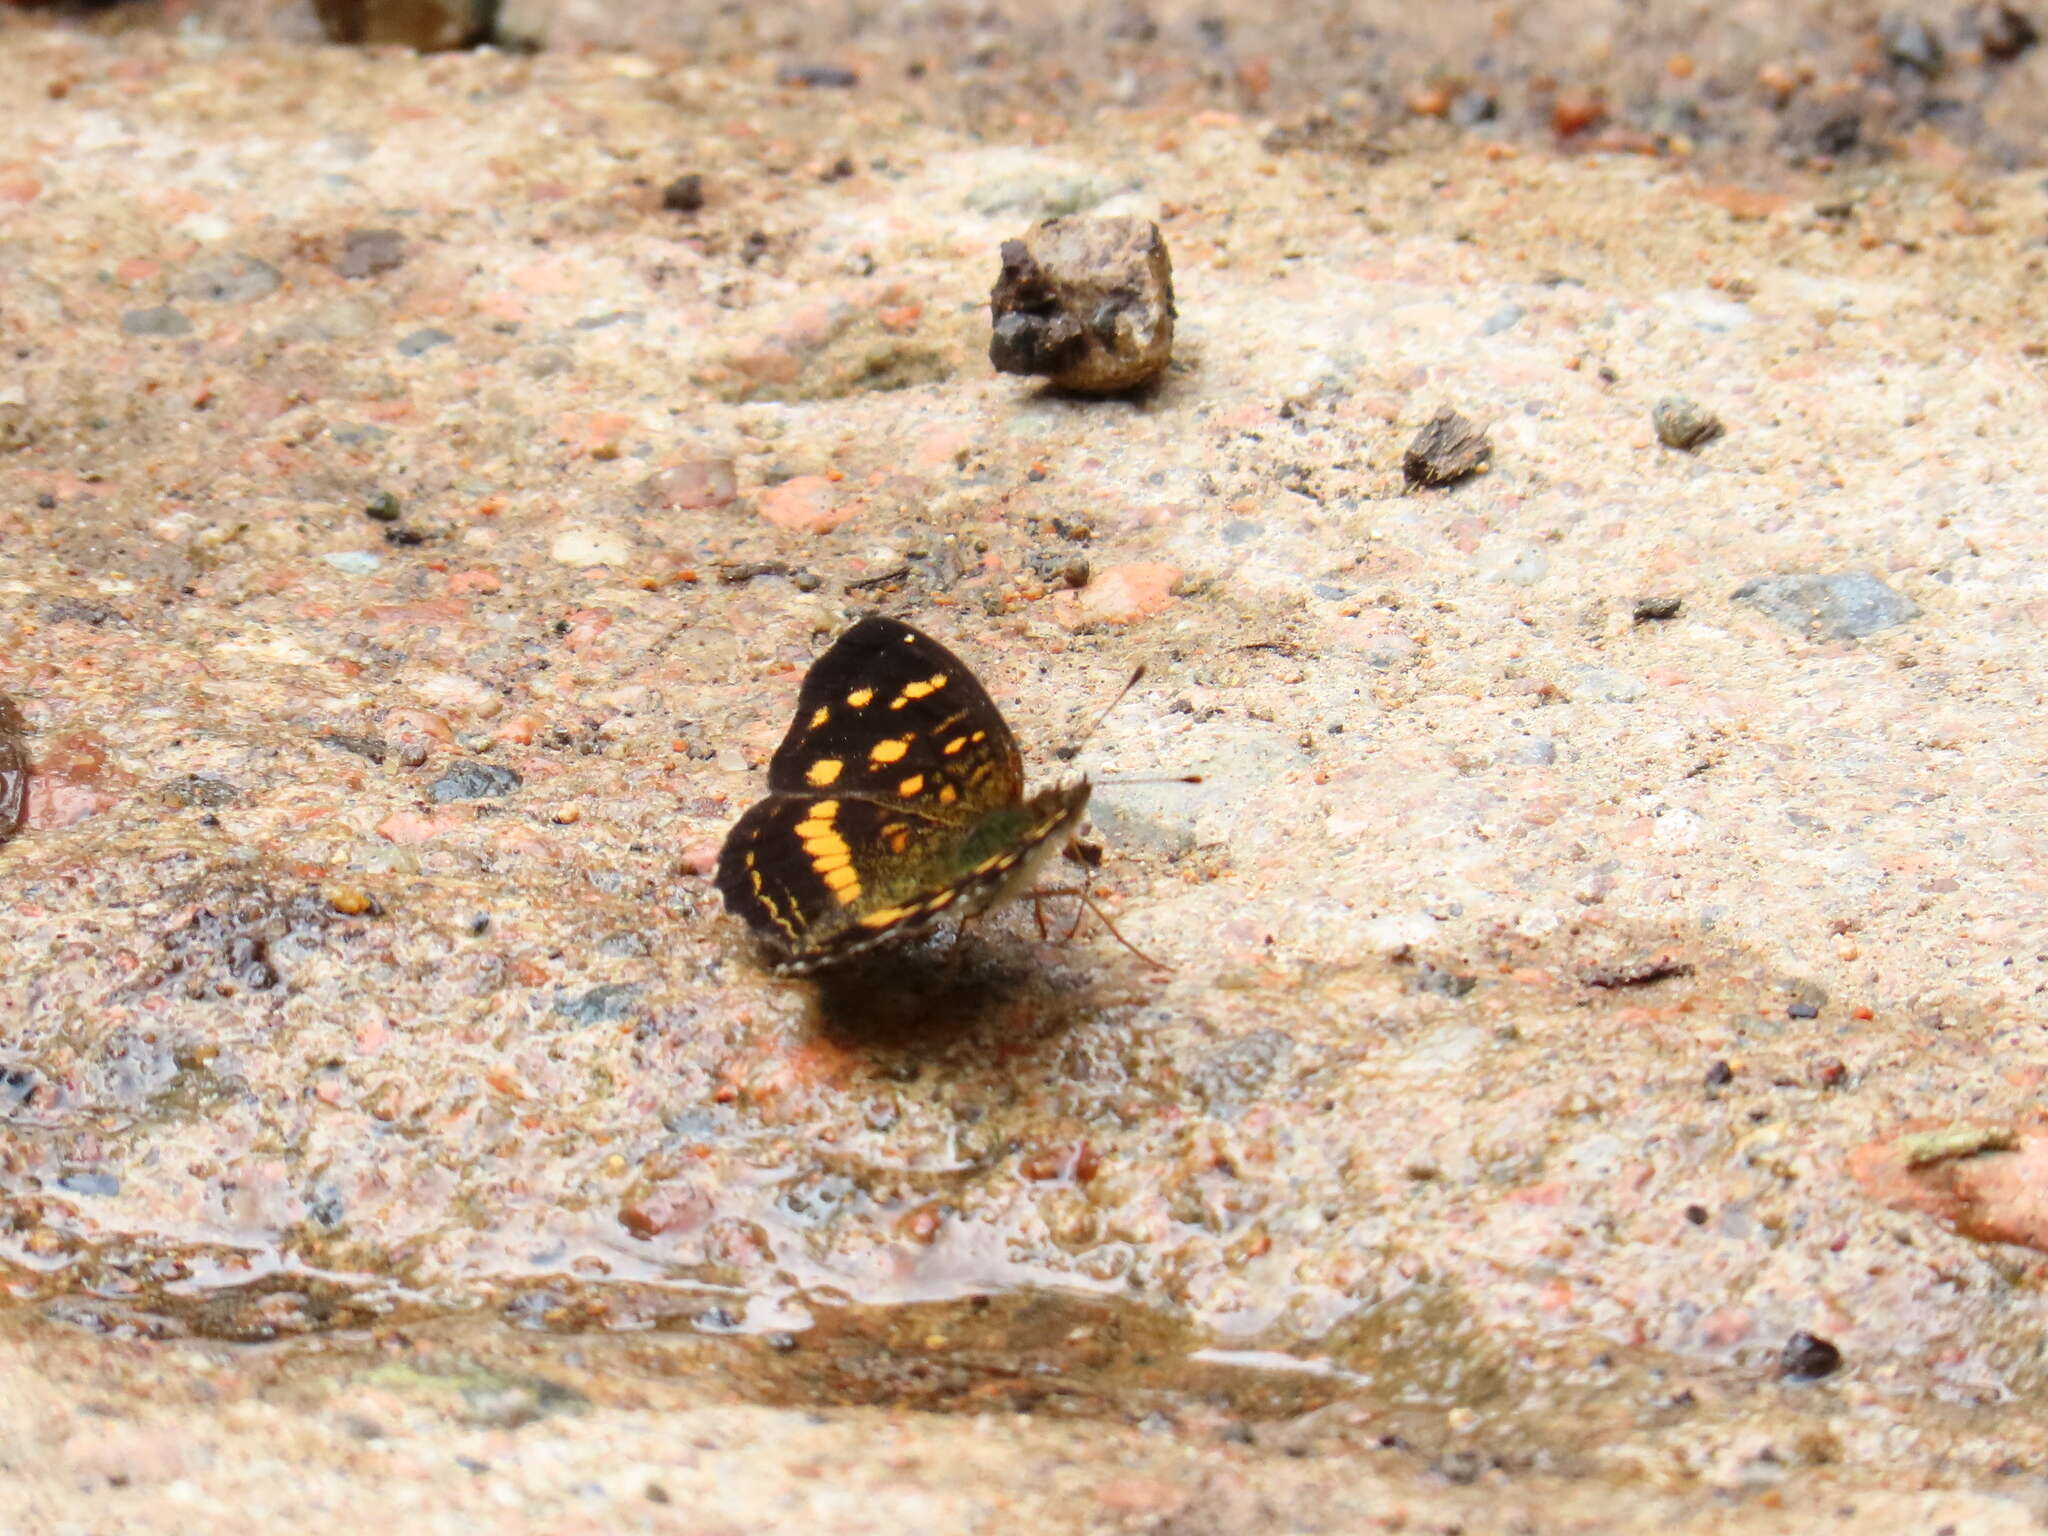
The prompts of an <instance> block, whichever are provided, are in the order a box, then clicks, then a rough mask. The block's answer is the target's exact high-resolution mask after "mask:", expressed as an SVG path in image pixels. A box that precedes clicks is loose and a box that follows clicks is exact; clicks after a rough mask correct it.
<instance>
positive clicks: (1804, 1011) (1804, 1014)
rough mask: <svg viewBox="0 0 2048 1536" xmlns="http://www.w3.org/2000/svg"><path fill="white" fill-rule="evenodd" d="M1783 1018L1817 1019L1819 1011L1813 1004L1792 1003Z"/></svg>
mask: <svg viewBox="0 0 2048 1536" xmlns="http://www.w3.org/2000/svg"><path fill="white" fill-rule="evenodd" d="M1785 1017H1786V1018H1788V1019H1817V1018H1819V1017H1820V1009H1819V1007H1818V1006H1816V1005H1815V1004H1813V1003H1794V1004H1792V1006H1791V1007H1789V1008H1787V1009H1786V1010H1785Z"/></svg>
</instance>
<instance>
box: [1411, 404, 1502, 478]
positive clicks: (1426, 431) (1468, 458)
mask: <svg viewBox="0 0 2048 1536" xmlns="http://www.w3.org/2000/svg"><path fill="white" fill-rule="evenodd" d="M1492 453H1493V444H1492V443H1491V442H1490V441H1488V439H1487V436H1486V433H1485V432H1484V431H1482V430H1481V429H1480V428H1479V427H1477V426H1475V425H1473V423H1472V422H1471V421H1469V420H1467V419H1466V418H1465V417H1463V416H1460V415H1459V414H1458V413H1457V412H1456V411H1454V410H1452V409H1451V408H1450V407H1449V406H1445V407H1444V408H1443V409H1442V410H1440V411H1438V412H1437V413H1436V415H1434V416H1432V417H1431V418H1430V419H1429V421H1428V423H1427V424H1426V425H1425V426H1424V427H1423V429H1422V430H1421V431H1420V432H1418V433H1416V434H1415V440H1414V441H1413V442H1411V443H1410V444H1409V445H1408V449H1407V452H1405V453H1404V454H1402V455H1401V472H1402V474H1404V475H1405V476H1406V477H1407V480H1408V483H1409V484H1410V485H1450V484H1453V483H1454V482H1456V481H1459V480H1463V479H1464V478H1465V477H1466V476H1468V475H1474V474H1477V473H1478V472H1479V471H1480V470H1481V469H1483V468H1484V467H1485V466H1486V463H1487V461H1488V459H1489V458H1490V457H1491V456H1492Z"/></svg>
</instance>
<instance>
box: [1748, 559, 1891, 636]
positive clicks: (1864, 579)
mask: <svg viewBox="0 0 2048 1536" xmlns="http://www.w3.org/2000/svg"><path fill="white" fill-rule="evenodd" d="M1735 601H1736V602H1738V603H1746V604H1748V605H1749V606H1750V607H1752V608H1754V609H1756V610H1757V611H1758V612H1760V613H1764V614H1768V615H1769V616H1770V617H1771V618H1774V619H1776V620H1777V621H1778V622H1779V623H1780V624H1783V625H1785V626H1787V627H1788V628H1791V629H1796V630H1799V631H1801V632H1802V633H1806V634H1813V635H1818V636H1819V637H1820V638H1821V639H1824V640H1858V639H1861V638H1862V637H1864V636H1865V635H1874V634H1876V633H1877V632H1878V631H1879V630H1882V629H1890V628H1891V627H1892V626H1893V625H1895V624H1903V623H1905V622H1906V621H1907V620H1908V619H1914V618H1918V617H1919V616H1920V609H1919V607H1918V606H1917V605H1916V604H1915V603H1914V602H1913V601H1912V599H1910V598H1908V597H1905V596H1904V595H1902V594H1900V593H1898V592H1895V591H1893V590H1892V589H1891V588H1890V587H1888V586H1886V585H1885V584H1884V583H1883V582H1881V581H1879V580H1878V579H1877V578H1876V577H1875V576H1872V575H1869V574H1868V573H1866V572H1863V571H1843V572H1838V573H1836V574H1833V575H1827V576H1819V575H1786V576H1766V577H1763V578H1761V579H1760V580H1757V581H1751V582H1745V583H1744V584H1743V585H1742V586H1740V587H1738V588H1736V589H1735Z"/></svg>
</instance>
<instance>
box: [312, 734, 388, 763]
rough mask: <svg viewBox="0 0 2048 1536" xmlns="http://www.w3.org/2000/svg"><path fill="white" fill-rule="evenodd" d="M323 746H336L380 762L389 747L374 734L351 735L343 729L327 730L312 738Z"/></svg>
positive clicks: (385, 755)
mask: <svg viewBox="0 0 2048 1536" xmlns="http://www.w3.org/2000/svg"><path fill="white" fill-rule="evenodd" d="M313 739H314V740H315V741H317V742H319V743H320V745H321V746H323V747H336V748H339V749H340V750H341V751H343V752H353V753H355V755H356V756H357V757H367V758H368V759H369V760H370V761H371V762H373V763H381V762H383V761H384V759H385V758H386V757H388V756H389V755H390V753H391V749H390V748H389V747H387V746H385V745H384V743H383V742H381V741H379V740H378V739H377V738H376V737H374V736H351V735H349V734H348V733H346V732H344V731H328V732H326V733H325V734H323V735H320V736H316V737H314V738H313Z"/></svg>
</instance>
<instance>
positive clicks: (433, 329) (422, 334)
mask: <svg viewBox="0 0 2048 1536" xmlns="http://www.w3.org/2000/svg"><path fill="white" fill-rule="evenodd" d="M454 339H455V338H454V337H453V336H450V335H449V334H448V333H447V332H446V331H444V330H442V329H441V328H440V327H439V326H435V325H423V326H421V327H420V328H419V329H418V330H416V331H410V332H408V333H407V334H405V335H403V336H401V337H399V338H398V352H399V355H400V356H401V357H418V356H419V355H420V354H421V353H422V352H431V351H433V350H434V348H436V347H445V346H447V345H448V343H449V342H451V341H453V340H454Z"/></svg>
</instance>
